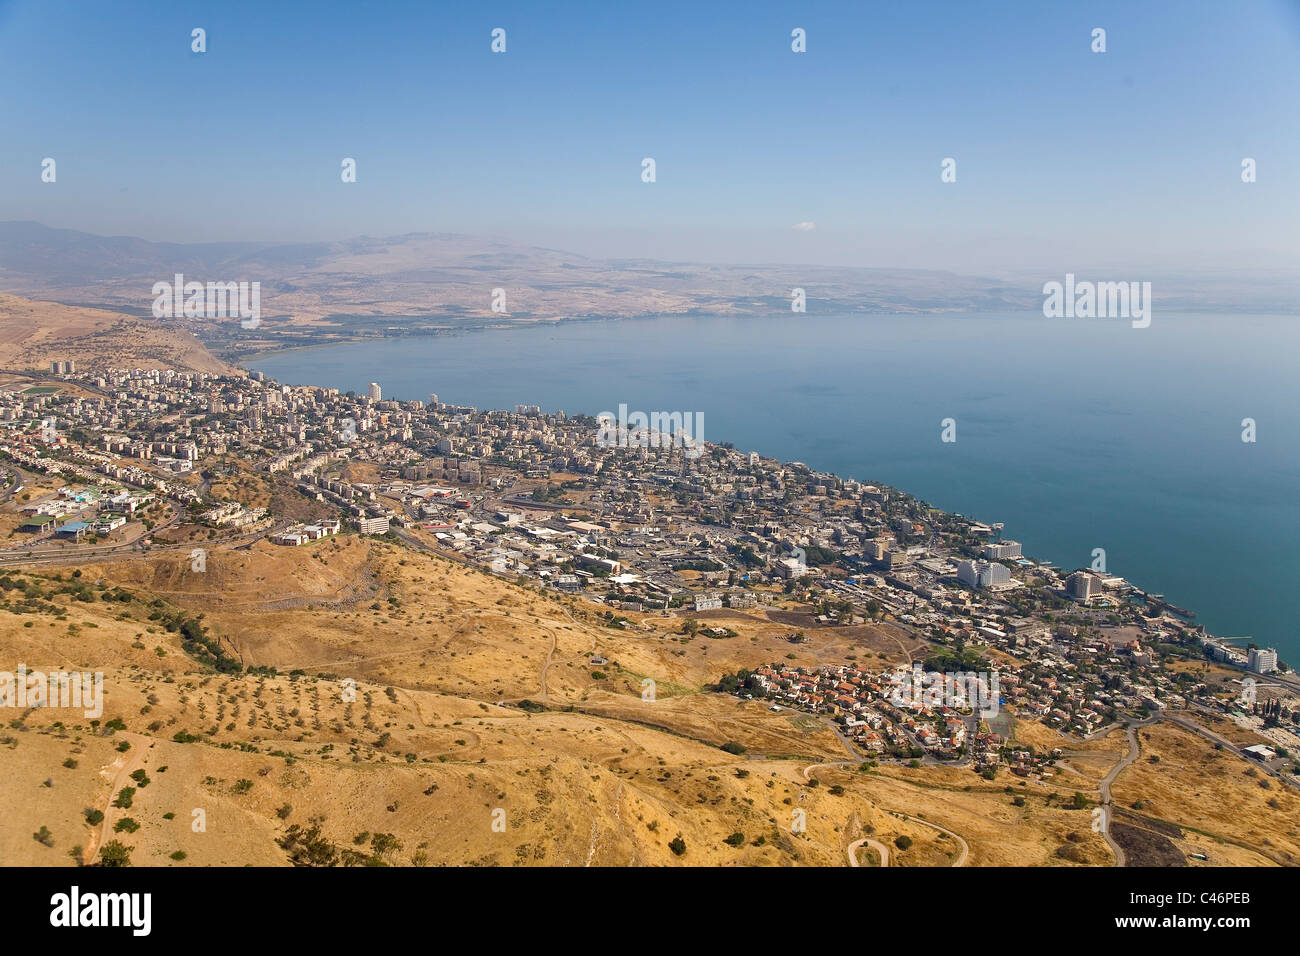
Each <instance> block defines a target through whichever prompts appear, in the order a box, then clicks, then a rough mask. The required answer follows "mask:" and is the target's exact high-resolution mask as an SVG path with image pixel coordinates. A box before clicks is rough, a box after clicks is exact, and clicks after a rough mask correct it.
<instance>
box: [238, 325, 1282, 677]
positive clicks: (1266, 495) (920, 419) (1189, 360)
mask: <svg viewBox="0 0 1300 956" xmlns="http://www.w3.org/2000/svg"><path fill="white" fill-rule="evenodd" d="M1298 346H1300V326H1298V325H1297V321H1296V319H1295V317H1287V316H1266V315H1235V314H1234V315H1223V314H1176V315H1164V314H1161V312H1160V310H1159V303H1158V302H1157V304H1156V310H1155V314H1154V317H1153V319H1152V322H1151V325H1150V327H1148V328H1144V329H1134V328H1132V327H1131V326H1130V324H1129V322H1128V321H1126V320H1118V319H1116V320H1107V319H1046V318H1044V317H1043V316H1042V315H1041V313H1037V312H1035V313H1024V314H970V313H963V314H945V315H828V316H817V315H811V314H793V313H792V314H790V315H788V316H781V315H778V316H771V317H759V318H754V317H745V318H730V317H681V316H664V317H660V318H654V319H644V320H623V321H580V322H570V323H563V324H560V325H546V326H539V327H526V328H518V329H505V330H490V331H480V332H465V333H458V334H454V335H445V336H419V337H408V338H402V339H387V340H379V341H372V342H366V343H361V344H354V345H340V346H329V347H324V348H318V349H304V350H299V351H294V352H285V353H279V354H275V355H266V356H262V357H259V358H258V359H256V360H254V361H251V362H250V363H249V366H250V367H251V368H254V369H257V370H260V371H262V372H265V373H266V374H267V375H268V376H271V377H273V378H275V379H276V380H278V381H280V382H283V383H286V384H294V385H306V384H310V385H323V386H329V387H335V388H339V389H341V390H344V391H346V390H355V391H357V392H358V393H360V394H365V390H366V384H367V383H368V382H370V381H375V382H379V383H380V385H381V387H382V388H383V394H384V397H385V398H398V399H413V398H419V399H423V400H425V401H428V398H429V394H430V393H435V392H436V393H437V394H438V396H439V398H440V399H441V400H442V401H444V402H450V403H454V404H465V405H475V406H478V407H479V408H514V406H515V405H516V404H520V403H522V404H535V405H541V406H542V408H543V410H545V411H555V410H557V409H564V410H565V411H566V412H568V413H570V414H575V413H589V414H594V413H597V412H601V411H611V412H617V410H618V406H619V404H620V403H625V404H626V405H627V406H628V408H629V409H632V410H641V411H645V412H651V411H682V412H693V413H694V412H698V413H702V414H703V420H704V437H705V438H706V439H707V440H709V441H713V442H722V441H728V442H731V443H733V444H734V445H736V446H737V447H738V448H741V449H745V450H755V451H758V452H760V453H762V454H765V455H770V456H773V457H777V458H781V459H784V460H794V461H802V462H805V463H806V464H808V465H809V466H811V467H813V468H815V469H817V470H822V471H830V472H834V473H837V474H840V475H843V476H845V477H852V478H857V479H859V480H863V481H879V482H883V483H885V484H888V485H892V486H894V487H897V488H900V489H902V490H904V491H907V492H909V493H911V494H914V495H917V496H919V497H921V498H924V499H925V500H926V501H928V502H930V503H931V504H932V505H935V506H936V507H939V508H943V509H944V510H947V511H954V512H959V513H961V514H964V515H967V516H970V517H973V518H977V519H979V520H982V521H987V522H993V521H1002V522H1005V524H1006V530H1005V533H1004V534H1005V536H1006V537H1009V538H1014V539H1015V540H1018V541H1021V542H1022V543H1023V544H1024V551H1025V554H1027V555H1031V556H1033V557H1036V558H1040V559H1045V560H1049V561H1052V562H1054V563H1056V564H1057V565H1058V566H1060V567H1063V568H1067V569H1069V568H1076V567H1084V566H1088V565H1090V564H1091V563H1092V561H1093V550H1094V549H1096V548H1103V549H1105V556H1106V570H1107V571H1108V572H1109V573H1112V574H1118V575H1121V576H1123V577H1125V578H1127V579H1129V580H1131V581H1132V582H1133V583H1135V584H1137V585H1138V586H1139V587H1142V588H1144V589H1146V590H1149V591H1153V592H1158V593H1163V594H1164V595H1165V596H1166V598H1167V599H1168V600H1169V601H1171V602H1173V603H1174V604H1177V605H1179V606H1181V607H1185V608H1188V609H1189V610H1192V611H1194V612H1196V614H1197V618H1196V620H1197V621H1198V622H1199V623H1203V624H1205V625H1206V627H1207V628H1209V630H1210V631H1211V632H1212V633H1215V634H1218V635H1220V636H1251V637H1253V639H1254V640H1256V641H1257V642H1259V643H1261V644H1264V645H1267V646H1275V647H1277V649H1278V651H1279V653H1280V654H1281V655H1282V657H1283V658H1284V659H1287V660H1288V661H1289V662H1290V663H1292V664H1296V663H1300V634H1298V633H1297V628H1296V626H1295V624H1294V623H1293V622H1292V620H1291V608H1290V601H1291V598H1292V595H1293V594H1294V590H1293V589H1294V588H1295V582H1296V580H1297V577H1300V543H1298V542H1300V501H1297V496H1296V494H1295V479H1296V475H1297V473H1298V466H1300V379H1298V377H1297V374H1296V373H1297V368H1298V367H1300V363H1298V362H1297V359H1300V350H1298ZM947 418H951V419H953V420H954V422H955V437H956V441H953V442H947V443H945V442H943V441H941V430H942V426H941V422H942V421H943V420H944V419H947ZM1246 418H1250V419H1253V420H1254V422H1255V423H1256V429H1257V435H1256V438H1257V440H1256V441H1254V442H1243V441H1242V431H1243V426H1242V421H1243V419H1246Z"/></svg>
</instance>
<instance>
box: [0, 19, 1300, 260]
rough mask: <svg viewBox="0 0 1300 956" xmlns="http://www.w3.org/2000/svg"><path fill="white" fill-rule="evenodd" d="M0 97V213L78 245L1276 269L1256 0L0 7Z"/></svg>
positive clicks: (1292, 52) (1289, 60)
mask: <svg viewBox="0 0 1300 956" xmlns="http://www.w3.org/2000/svg"><path fill="white" fill-rule="evenodd" d="M194 27H203V28H205V29H206V30H207V39H208V52H207V53H205V54H202V55H197V54H194V53H192V52H191V51H190V31H191V29H192V28H194ZM494 27H502V28H504V29H505V30H506V31H507V52H506V53H505V54H493V53H492V52H491V50H490V32H491V30H492V29H493V28H494ZM794 27H802V28H804V29H805V30H806V31H807V36H808V52H807V53H804V54H795V53H793V52H791V49H790V31H791V29H793V28H794ZM1094 27H1103V28H1105V29H1106V31H1107V47H1108V50H1107V52H1106V53H1105V54H1094V53H1092V52H1091V50H1090V42H1091V39H1090V34H1091V31H1092V29H1093V28H1094ZM0 90H3V91H4V92H3V93H2V94H0V130H2V132H0V219H34V220H37V221H40V222H43V223H46V224H48V225H53V226H62V227H68V228H76V229H84V230H86V231H90V232H99V233H109V234H129V235H138V236H143V237H145V238H150V239H166V240H174V241H198V240H214V239H274V240H301V239H333V238H344V237H348V236H353V235H359V234H367V235H389V234H395V233H403V232H415V231H449V232H466V233H475V234H489V235H500V236H506V237H509V238H513V239H517V240H521V241H524V242H529V243H534V244H538V245H545V246H550V247H554V248H561V249H567V250H572V251H575V252H580V253H586V254H589V255H601V256H603V255H611V256H620V257H624V256H627V257H637V256H648V257H654V258H662V259H678V260H694V261H719V262H756V263H759V262H790V263H822V264H827V265H862V266H905V267H916V268H940V269H955V270H958V271H979V272H989V273H995V274H1003V275H1010V274H1014V273H1016V272H1017V271H1019V270H1034V269H1042V268H1050V269H1053V270H1057V271H1063V270H1065V269H1067V268H1068V269H1075V270H1077V271H1083V270H1086V269H1089V268H1112V269H1113V268H1130V267H1131V268H1142V269H1204V268H1209V267H1221V268H1224V269H1229V270H1244V269H1253V268H1263V269H1294V267H1295V265H1296V263H1297V262H1300V172H1298V171H1297V166H1298V165H1300V125H1298V124H1297V122H1296V120H1297V117H1298V116H1300V106H1298V104H1300V3H1296V2H1281V0H1242V2H1233V3H1223V2H1221V0H1216V2H1200V0H1170V2H1133V0H1127V2H1122V3H1082V2H1080V3H1076V2H1068V3H1067V2H1027V3H997V4H995V3H971V2H965V0H958V2H936V3H926V2H909V3H884V2H855V3H836V4H830V3H798V4H794V3H768V2H762V0H754V2H745V3H700V2H694V3H681V4H678V3H671V2H655V3H651V4H643V5H642V4H632V3H595V2H590V3H555V4H539V3H518V4H512V3H468V2H467V3H452V2H447V3H442V2H439V3H434V2H419V3H405V2H387V3H372V4H366V3H340V2H332V0H313V2H310V3H298V2H275V3H267V2H242V0H227V2H221V3H215V2H214V3H186V2H171V3H162V2H159V3H143V2H124V3H113V4H106V3H102V2H99V0H93V2H79V3H70V2H69V3H65V2H59V0H8V2H6V0H0ZM46 156H50V157H54V158H55V159H56V161H57V163H58V181H57V183H55V184H44V183H41V182H40V162H41V159H42V158H43V157H46ZM345 156H346V157H354V158H355V159H356V160H357V163H358V180H359V181H358V182H357V183H355V184H350V185H345V184H343V183H341V182H340V179H339V163H340V161H341V159H342V158H343V157H345ZM646 156H651V157H654V158H655V160H656V162H657V167H658V170H657V171H658V181H657V182H656V183H654V184H645V183H642V182H641V179H640V169H641V166H640V164H641V159H642V158H643V157H646ZM1246 156H1250V157H1253V158H1255V159H1256V160H1257V162H1258V170H1259V173H1258V175H1259V181H1258V182H1256V183H1254V184H1252V185H1245V184H1243V183H1242V182H1241V179H1240V164H1241V160H1242V158H1243V157H1246ZM944 157H954V158H955V159H956V160H957V174H958V176H957V182H956V183H955V184H943V183H941V182H940V179H939V170H940V162H941V160H942V159H943V158H944ZM802 222H812V223H815V224H816V225H815V228H814V229H812V230H811V231H800V230H796V229H795V228H794V226H795V224H797V223H802Z"/></svg>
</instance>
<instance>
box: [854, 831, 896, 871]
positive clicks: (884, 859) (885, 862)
mask: <svg viewBox="0 0 1300 956" xmlns="http://www.w3.org/2000/svg"><path fill="white" fill-rule="evenodd" d="M864 843H865V844H866V845H867V846H869V847H871V849H873V850H875V851H876V852H877V853H879V854H880V865H881V866H882V867H885V866H889V847H887V846H885V845H884V844H883V843H881V842H879V841H877V840H873V839H871V838H870V837H863V838H862V839H861V840H854V841H853V842H852V843H850V844H849V850H848V852H849V866H861V865H862V864H861V863H859V862H858V847H860V846H862V844H864Z"/></svg>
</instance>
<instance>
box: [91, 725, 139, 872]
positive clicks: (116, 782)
mask: <svg viewBox="0 0 1300 956" xmlns="http://www.w3.org/2000/svg"><path fill="white" fill-rule="evenodd" d="M114 739H121V740H126V741H129V742H130V744H131V749H130V750H128V751H127V752H126V753H124V754H118V756H117V758H116V759H115V760H114V761H113V762H112V763H111V764H109V765H108V766H106V767H104V768H103V769H102V770H100V771H99V772H100V774H101V775H103V776H109V775H110V774H111V775H112V786H111V787H110V788H109V791H108V796H106V797H105V798H104V805H103V806H102V807H98V808H96V809H98V810H99V811H100V812H101V813H103V814H104V819H103V821H102V822H101V823H100V824H99V829H98V830H94V831H92V832H91V834H90V839H89V840H88V841H87V843H86V847H85V850H84V855H83V859H84V860H85V861H86V863H87V864H90V863H93V862H95V854H96V853H98V852H99V848H100V847H102V846H103V845H104V844H105V843H107V842H108V839H109V837H110V836H111V834H112V832H113V824H114V823H116V822H117V821H116V820H115V819H114V813H113V811H114V810H115V809H116V808H115V807H114V806H113V800H114V799H116V797H117V794H118V792H119V791H120V790H121V789H122V788H123V787H126V786H130V785H131V784H133V783H134V782H135V781H133V780H132V779H131V774H132V773H134V772H135V771H136V770H139V769H140V768H141V767H143V766H144V762H145V760H146V759H147V758H148V756H149V747H150V746H151V744H152V741H151V740H150V739H149V738H148V737H144V736H141V735H140V734H133V733H130V732H129V731H125V730H123V731H119V732H118V733H117V734H115V735H114Z"/></svg>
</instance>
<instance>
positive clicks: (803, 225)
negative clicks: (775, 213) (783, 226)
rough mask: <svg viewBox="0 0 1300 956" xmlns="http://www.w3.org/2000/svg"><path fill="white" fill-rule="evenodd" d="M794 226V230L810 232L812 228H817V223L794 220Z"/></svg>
mask: <svg viewBox="0 0 1300 956" xmlns="http://www.w3.org/2000/svg"><path fill="white" fill-rule="evenodd" d="M794 228H795V230H796V231H798V232H812V231H813V230H814V229H816V228H817V223H815V222H796V223H795V224H794Z"/></svg>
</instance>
